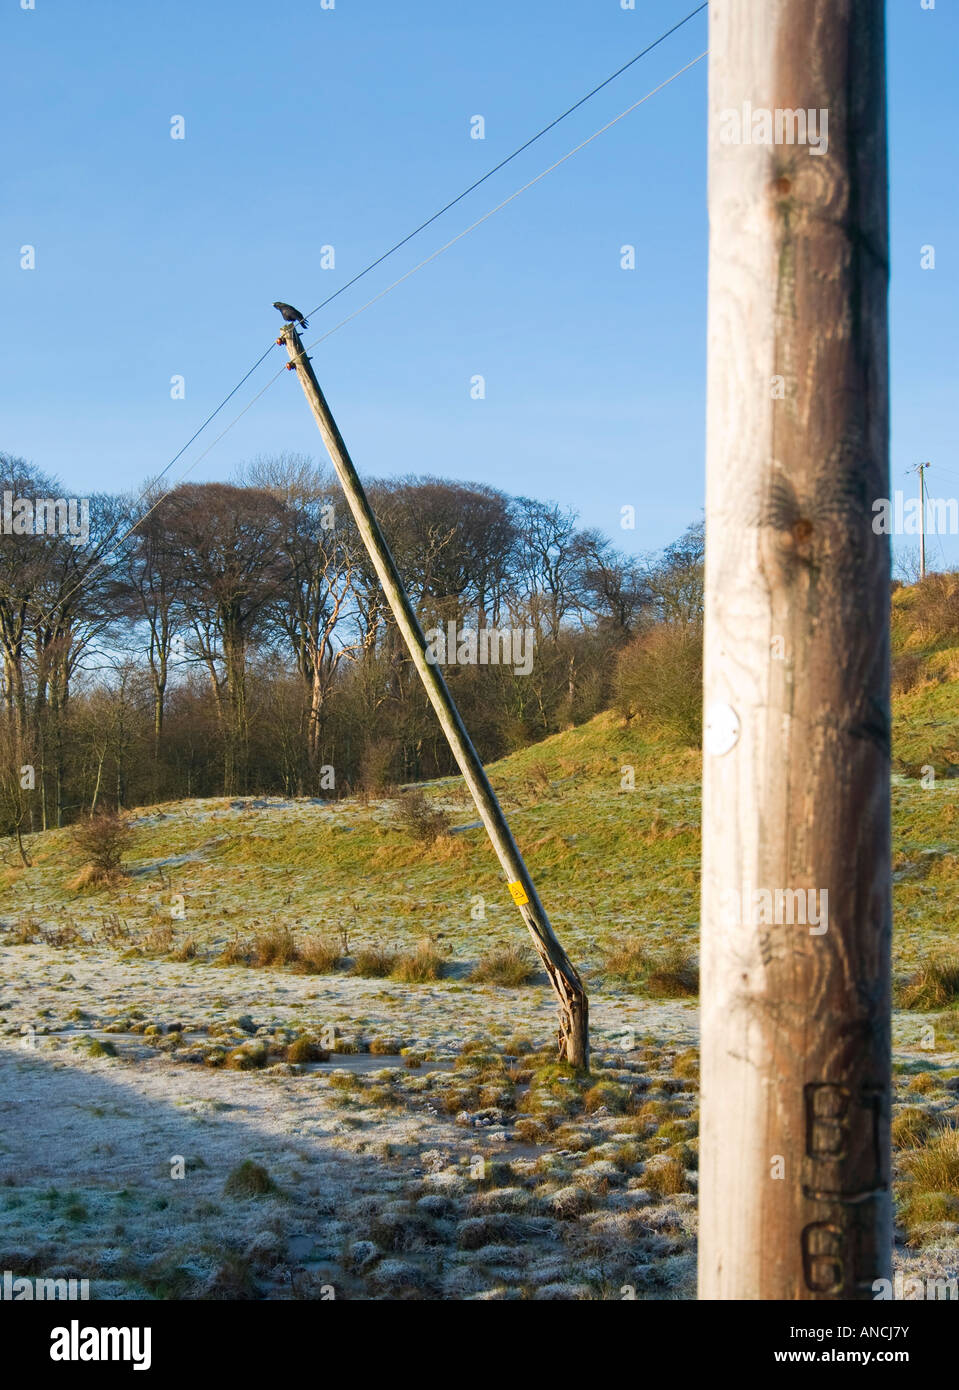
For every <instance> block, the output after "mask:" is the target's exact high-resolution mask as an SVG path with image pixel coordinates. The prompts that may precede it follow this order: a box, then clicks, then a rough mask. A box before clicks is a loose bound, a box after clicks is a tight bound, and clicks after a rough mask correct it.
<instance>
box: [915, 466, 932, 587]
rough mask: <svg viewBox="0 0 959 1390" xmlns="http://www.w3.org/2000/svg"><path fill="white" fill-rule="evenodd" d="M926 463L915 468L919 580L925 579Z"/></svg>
mask: <svg viewBox="0 0 959 1390" xmlns="http://www.w3.org/2000/svg"><path fill="white" fill-rule="evenodd" d="M928 467H929V464H928V463H920V464H919V465H918V467H917V468H916V472H917V473H918V474H919V579H920V581H922V580H923V579H925V577H926V469H927V468H928Z"/></svg>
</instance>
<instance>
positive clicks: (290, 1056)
mask: <svg viewBox="0 0 959 1390" xmlns="http://www.w3.org/2000/svg"><path fill="white" fill-rule="evenodd" d="M286 1060H287V1061H288V1062H328V1061H329V1060H330V1054H329V1053H328V1052H327V1051H326V1049H325V1048H323V1047H320V1045H319V1044H318V1043H315V1042H314V1041H313V1039H312V1038H297V1039H296V1040H295V1041H294V1042H291V1043H290V1044H289V1046H288V1047H287V1049H286Z"/></svg>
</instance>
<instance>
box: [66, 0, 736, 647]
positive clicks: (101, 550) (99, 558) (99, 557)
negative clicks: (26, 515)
mask: <svg viewBox="0 0 959 1390" xmlns="http://www.w3.org/2000/svg"><path fill="white" fill-rule="evenodd" d="M702 8H704V6H700V9H702ZM693 13H694V14H696V13H698V11H695V10H694V11H693ZM689 17H690V16H687V18H689ZM683 22H685V21H683ZM670 32H671V31H670ZM708 51H709V50H708V49H704V51H703V52H702V53H700V54H698V55H697V56H696V57H695V58H693V59H691V61H690V62H688V63H686V64H685V65H684V66H683V67H681V68H678V69H677V70H676V72H674V73H672V75H671V76H669V77H667V78H666V79H665V80H664V81H662V82H660V83H659V85H658V86H656V87H653V88H652V90H651V91H649V92H647V93H646V95H645V96H642V97H640V98H639V99H638V100H637V101H634V102H632V103H631V104H630V105H629V106H627V107H626V109H625V110H624V111H621V112H620V113H619V115H618V116H614V117H613V118H612V120H610V121H607V122H606V124H605V125H603V126H600V128H599V129H598V130H595V131H594V132H593V134H592V135H589V136H587V137H586V139H585V140H581V141H580V142H579V144H578V145H574V146H573V148H572V149H571V150H568V151H567V153H566V154H564V155H562V156H561V157H560V158H559V159H557V160H555V161H554V162H553V163H552V164H550V165H549V166H548V167H547V168H545V169H543V170H542V171H541V172H540V173H539V174H537V175H536V176H535V177H534V178H532V179H530V180H529V181H528V182H527V183H524V184H523V185H522V187H520V188H517V189H516V190H515V192H513V193H511V194H510V195H509V197H508V198H504V199H503V201H502V202H501V203H497V205H496V206H495V207H493V208H490V209H489V211H488V212H485V213H484V214H483V215H482V217H478V218H477V219H476V221H475V222H471V223H470V225H469V226H468V227H464V228H463V230H462V231H461V232H457V234H456V236H454V237H452V238H451V239H450V240H449V241H447V242H446V243H445V244H444V245H443V246H441V247H439V249H438V250H436V251H434V252H432V253H431V254H430V255H429V256H427V257H426V258H425V259H424V260H422V261H420V262H419V263H418V264H417V265H415V266H413V267H412V269H410V270H407V271H406V272H405V273H404V274H403V275H401V276H400V277H399V278H398V279H397V280H394V281H393V282H392V284H390V285H387V286H386V288H385V289H383V290H380V292H379V293H378V294H376V295H374V296H373V298H372V299H368V300H367V301H366V303H365V304H361V305H360V307H359V308H358V309H355V310H354V311H353V313H351V314H348V315H347V316H346V318H344V319H341V320H340V321H339V323H336V324H334V325H333V327H332V328H330V329H328V330H327V332H326V333H323V334H322V335H321V336H320V337H319V338H315V339H314V340H313V342H311V343H309V344H305V345H304V351H309V349H310V348H314V347H316V346H317V345H318V344H319V343H322V342H325V341H326V339H327V338H330V337H332V335H333V334H334V333H337V332H338V331H339V330H340V329H341V328H343V327H345V325H346V324H348V323H351V322H352V321H353V320H354V319H355V318H358V317H359V315H360V314H362V313H364V312H365V310H367V309H369V308H370V307H371V306H372V305H373V304H376V303H378V302H379V300H381V299H383V298H384V297H385V296H386V295H388V294H389V293H390V292H391V291H392V290H394V289H396V287H397V286H398V285H401V284H403V283H404V281H406V280H409V279H410V277H411V276H413V275H415V274H416V272H417V271H419V270H422V269H423V267H424V266H427V265H429V264H430V263H431V262H432V261H435V260H436V259H437V258H438V257H439V256H441V255H442V254H443V252H444V251H448V250H449V249H450V247H451V246H455V245H456V243H457V242H459V241H462V239H463V238H464V237H465V236H468V235H469V233H470V232H472V231H474V230H475V229H476V228H477V227H479V226H481V225H482V224H483V223H484V222H487V221H488V220H489V219H490V218H491V217H493V216H494V215H495V214H496V213H497V212H500V211H502V209H503V208H505V207H508V206H509V204H510V203H512V202H513V201H515V199H516V198H518V197H519V196H520V195H521V194H522V193H525V192H526V191H527V189H530V188H532V187H533V186H534V185H535V184H537V183H539V182H540V181H541V180H542V179H544V178H546V176H547V174H551V173H552V172H553V170H554V169H558V168H559V167H560V165H562V164H565V163H566V161H567V160H568V159H572V157H573V155H574V154H578V153H579V151H580V150H582V149H585V147H586V146H587V145H590V144H592V142H593V141H594V140H597V139H598V138H599V137H600V135H603V134H605V132H606V131H607V130H610V129H611V128H612V127H613V126H614V125H617V124H618V123H619V122H620V121H621V120H623V119H624V118H625V117H626V116H628V115H629V114H630V113H631V112H633V111H635V110H636V108H637V107H639V106H642V105H643V103H644V102H647V101H649V99H650V98H651V97H654V96H655V95H656V94H657V92H661V91H662V90H663V88H664V87H668V86H669V85H670V83H671V82H675V81H676V79H677V78H678V77H681V76H682V75H683V73H685V72H688V71H689V70H690V68H693V67H695V66H696V64H697V63H700V62H702V60H703V58H705V57H706V56H707V53H708ZM637 56H641V55H637ZM633 61H635V59H634V60H633ZM627 66H628V64H627ZM614 75H615V74H614ZM608 80H612V79H608ZM604 85H605V84H604ZM597 90H599V89H598V88H597ZM585 99H586V98H584V100H585ZM579 104H580V105H581V104H582V103H579ZM570 109H571V110H573V109H574V108H572V107H571V108H570ZM553 124H554V125H555V122H554V123H553ZM528 143H531V142H528ZM481 182H482V180H481ZM456 201H459V200H456ZM450 206H453V204H450ZM437 215H439V214H437ZM430 220H431V221H435V218H432V219H430ZM423 225H424V226H427V225H428V224H427V223H424V224H423ZM412 235H415V233H413V234H412ZM407 240H409V238H407ZM387 254H390V253H387ZM380 259H381V260H383V259H385V257H381V258H380ZM370 268H372V267H370ZM356 278H359V277H356ZM343 288H344V289H345V288H347V287H346V286H345V285H344V286H343ZM333 297H335V296H331V298H333ZM310 312H311V313H314V314H315V313H316V312H317V310H316V309H313V310H311V311H310ZM274 346H275V342H274V343H271V344H270V347H269V348H268V349H267V351H266V352H265V353H264V354H263V356H262V357H260V358H259V360H258V361H257V362H255V363H254V364H253V366H252V367H251V368H250V370H249V371H248V372H247V373H246V375H245V376H244V377H242V379H241V380H240V381H238V382H237V384H236V386H234V388H233V390H232V391H231V392H230V394H229V395H228V396H226V397H224V399H223V400H222V401H221V402H220V404H219V405H218V406H217V408H216V410H214V411H213V413H212V414H211V415H209V416H208V417H207V419H206V420H205V421H204V423H203V424H202V425H201V426H200V428H199V429H198V430H197V431H196V433H194V434H193V436H192V437H191V438H190V439H189V440H188V441H187V443H186V444H184V446H183V448H182V449H181V450H180V451H179V453H177V454H175V455H174V457H173V458H172V459H171V460H170V462H169V463H168V464H167V465H166V466H165V467H164V468H163V469H162V470H161V472H160V473H158V474H157V475H156V477H154V478H152V479H151V480H150V483H149V484H148V486H153V485H155V484H156V482H157V481H158V480H159V479H160V478H162V477H163V475H164V474H165V473H167V472H169V470H170V469H171V468H172V467H173V465H174V464H175V463H176V461H177V460H178V459H179V458H180V457H182V455H183V454H184V453H185V452H186V450H187V449H188V448H189V447H190V444H192V443H193V441H194V440H195V439H196V438H197V437H198V435H199V434H200V433H201V432H202V431H203V430H204V429H205V428H206V427H207V425H209V423H210V421H211V420H213V419H214V418H215V417H216V416H217V415H218V414H219V412H220V411H221V410H222V409H223V407H224V405H226V404H227V402H228V401H229V400H231V399H232V397H233V396H235V395H236V393H237V391H238V390H239V389H240V387H241V386H242V385H243V383H244V382H245V381H247V380H248V379H249V378H250V377H251V376H252V374H253V373H254V372H255V371H256V369H257V367H259V366H260V364H261V363H262V362H264V361H265V359H266V358H267V357H268V356H269V353H270V352H271V351H272V348H273V347H274ZM289 366H290V363H289V362H285V363H284V364H283V366H282V367H281V368H280V370H279V371H278V372H276V373H275V374H274V375H273V376H271V377H270V379H269V380H268V381H267V382H266V383H265V384H264V385H263V386H262V387H261V388H260V390H259V391H257V393H256V395H255V396H253V397H251V399H250V400H249V401H247V403H246V405H245V406H244V407H243V409H242V410H240V411H239V412H238V413H237V414H236V415H235V416H234V417H233V419H232V420H231V421H230V422H229V424H228V425H225V426H224V428H223V429H222V430H221V431H220V433H219V434H218V435H217V436H216V438H215V439H213V440H212V441H211V442H210V443H209V444H208V445H207V446H206V448H205V449H203V450H202V452H201V453H199V454H198V455H197V456H196V458H195V459H194V460H193V461H192V463H190V464H189V466H188V467H187V468H186V469H185V470H184V471H183V473H182V474H181V475H180V477H179V478H178V480H177V483H176V484H175V487H178V486H179V484H180V483H181V482H182V481H183V479H184V478H185V477H186V476H187V474H188V473H190V472H192V470H193V469H194V468H195V467H196V466H197V464H198V463H200V462H201V461H202V460H203V459H204V458H205V457H206V456H207V454H209V453H210V452H211V450H212V449H214V448H215V447H216V445H217V444H218V443H219V442H220V440H221V439H222V438H223V437H224V435H226V434H228V433H229V432H230V430H231V429H233V427H234V425H236V424H237V423H238V421H239V420H241V419H242V418H243V416H244V415H245V414H246V413H247V411H248V410H250V409H251V408H252V407H253V406H254V405H255V404H256V402H257V401H258V400H259V399H260V398H261V396H264V395H265V394H266V392H267V391H268V390H269V389H270V387H271V386H272V385H273V384H274V383H275V382H276V381H278V380H279V379H280V377H281V376H282V375H283V373H284V372H285V371H287V370H288V368H289ZM175 487H174V488H168V489H167V490H166V491H165V492H163V493H161V494H160V496H159V497H157V498H156V499H155V500H154V501H153V502H152V503H151V505H150V506H149V507H148V508H147V510H146V511H145V512H144V513H143V515H142V516H140V517H138V518H137V520H136V521H135V522H134V523H133V525H132V526H130V527H129V528H128V529H127V531H126V532H125V533H124V534H123V536H122V537H120V539H119V541H118V542H117V543H118V544H119V545H123V544H124V542H125V541H127V540H128V539H129V537H130V536H131V535H132V534H133V532H134V531H135V530H136V529H137V527H138V526H142V524H143V522H144V521H146V519H147V517H148V516H150V514H151V513H152V512H154V511H155V510H156V508H157V507H159V506H160V505H161V503H162V502H163V501H164V500H165V499H166V498H167V497H169V496H170V493H171V492H173V491H174V490H175ZM145 495H146V494H145V492H144V493H141V498H142V497H143V496H145ZM118 531H119V527H117V528H115V529H114V530H113V531H112V532H111V533H110V535H108V536H106V537H105V538H104V539H103V540H102V541H101V542H100V544H99V545H98V546H97V551H96V552H94V559H93V563H92V564H91V565H90V566H89V567H88V568H87V570H86V571H85V572H84V575H83V577H82V578H81V579H79V580H78V581H77V583H76V584H75V585H74V586H73V588H72V589H70V590H68V591H67V593H66V594H64V595H63V596H62V597H61V599H60V602H61V603H63V602H64V601H65V600H66V599H67V598H70V597H72V595H73V594H74V593H76V592H77V590H78V589H81V588H82V587H83V585H84V584H85V583H86V582H87V581H88V580H89V578H90V575H91V574H92V573H93V572H94V571H95V570H96V569H98V568H99V566H100V565H102V564H103V563H104V560H103V556H104V555H105V553H106V548H107V547H108V546H109V545H111V544H112V543H113V542H114V541H115V540H116V537H117V534H118ZM52 611H53V610H50V612H51V613H52ZM49 616H50V613H46V614H44V617H43V618H42V619H41V621H44V620H45V619H46V618H48V617H49Z"/></svg>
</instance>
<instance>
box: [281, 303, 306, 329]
mask: <svg viewBox="0 0 959 1390" xmlns="http://www.w3.org/2000/svg"><path fill="white" fill-rule="evenodd" d="M273 308H274V309H279V311H280V313H281V314H282V315H283V317H284V318H285V319H286V321H287V323H298V324H301V325H302V327H303V328H309V326H310V325H309V324H308V323H307V321H306V319H305V318H304V317H303V315H302V314H301V313H300V311H299V309H294V308H293V305H292V304H284V303H283V301H282V300H281V299H277V300H274V302H273Z"/></svg>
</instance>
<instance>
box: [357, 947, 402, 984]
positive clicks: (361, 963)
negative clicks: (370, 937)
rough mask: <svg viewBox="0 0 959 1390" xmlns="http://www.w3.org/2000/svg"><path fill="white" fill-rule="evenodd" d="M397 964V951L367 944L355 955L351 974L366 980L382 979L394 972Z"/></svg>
mask: <svg viewBox="0 0 959 1390" xmlns="http://www.w3.org/2000/svg"><path fill="white" fill-rule="evenodd" d="M395 966H396V952H395V951H387V950H385V949H384V948H383V947H382V946H366V947H364V948H363V949H362V950H360V951H357V953H356V955H355V956H354V957H353V964H352V965H351V967H350V974H351V975H360V976H362V978H363V979H366V980H382V979H385V978H386V976H387V975H391V974H392V973H393V970H394V968H395Z"/></svg>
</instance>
